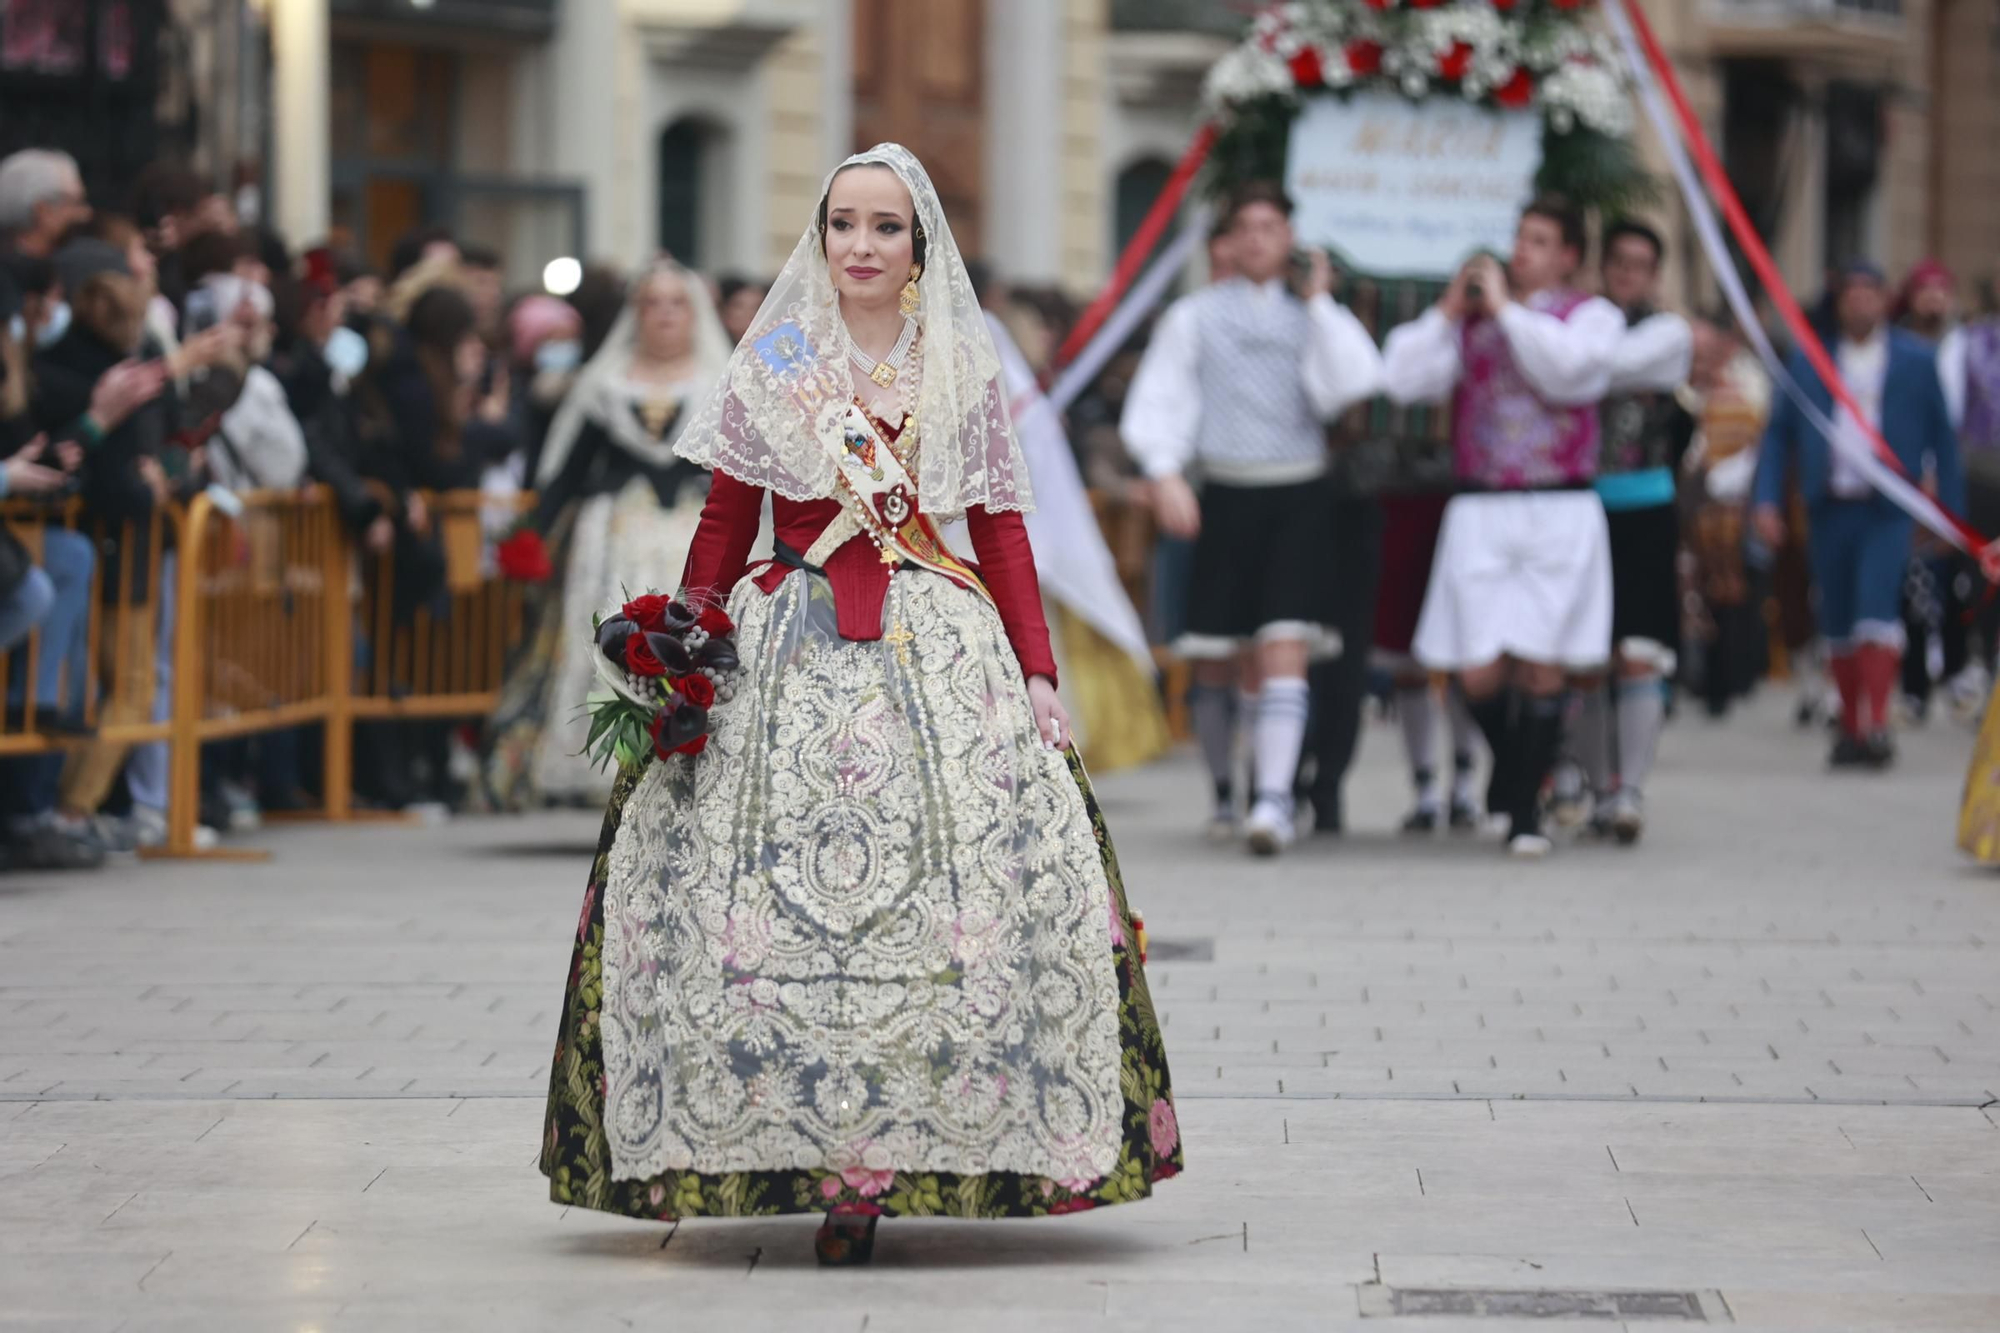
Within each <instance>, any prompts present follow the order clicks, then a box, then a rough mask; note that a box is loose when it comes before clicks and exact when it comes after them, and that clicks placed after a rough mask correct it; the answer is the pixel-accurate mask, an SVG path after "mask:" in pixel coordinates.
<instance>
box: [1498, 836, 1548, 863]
mask: <svg viewBox="0 0 2000 1333" xmlns="http://www.w3.org/2000/svg"><path fill="white" fill-rule="evenodd" d="M1554 850H1555V844H1554V843H1552V842H1550V841H1549V839H1548V835H1546V834H1542V833H1516V834H1515V835H1514V836H1512V837H1511V838H1509V839H1507V855H1509V856H1511V857H1514V858H1516V859H1518V860H1522V861H1539V860H1541V859H1542V858H1543V857H1545V856H1547V855H1548V854H1549V853H1550V852H1552V851H1554Z"/></svg>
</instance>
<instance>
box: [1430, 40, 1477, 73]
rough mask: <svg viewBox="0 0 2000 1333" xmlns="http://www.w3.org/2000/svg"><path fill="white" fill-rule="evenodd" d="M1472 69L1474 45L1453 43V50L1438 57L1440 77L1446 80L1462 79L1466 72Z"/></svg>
mask: <svg viewBox="0 0 2000 1333" xmlns="http://www.w3.org/2000/svg"><path fill="white" fill-rule="evenodd" d="M1471 68H1472V44H1471V43H1470V42H1453V43H1452V44H1451V50H1449V51H1447V52H1445V53H1444V54H1443V55H1441V56H1439V57H1438V75H1439V77H1440V78H1446V79H1462V78H1464V77H1465V71H1466V70H1468V69H1471Z"/></svg>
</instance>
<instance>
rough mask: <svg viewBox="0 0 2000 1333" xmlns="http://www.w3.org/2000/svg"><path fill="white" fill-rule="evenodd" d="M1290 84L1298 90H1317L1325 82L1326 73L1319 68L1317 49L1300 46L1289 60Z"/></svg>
mask: <svg viewBox="0 0 2000 1333" xmlns="http://www.w3.org/2000/svg"><path fill="white" fill-rule="evenodd" d="M1291 67H1292V82H1293V83H1294V84H1295V85H1297V86H1298V87H1300V88H1318V87H1320V86H1322V85H1323V84H1325V82H1326V71H1325V70H1323V69H1322V68H1320V62H1319V48H1318V47H1317V46H1302V47H1300V48H1299V50H1298V54H1297V55H1295V56H1293V57H1292V59H1291Z"/></svg>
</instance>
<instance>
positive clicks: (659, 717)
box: [651, 708, 708, 759]
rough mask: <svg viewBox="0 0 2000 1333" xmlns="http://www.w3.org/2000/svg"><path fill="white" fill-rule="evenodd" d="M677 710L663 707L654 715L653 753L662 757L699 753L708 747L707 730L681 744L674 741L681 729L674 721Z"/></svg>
mask: <svg viewBox="0 0 2000 1333" xmlns="http://www.w3.org/2000/svg"><path fill="white" fill-rule="evenodd" d="M675 711H676V710H674V709H672V708H663V709H661V710H660V711H659V713H658V714H656V715H655V716H654V718H653V726H652V729H651V730H652V736H653V753H654V754H656V755H658V756H659V757H660V758H662V759H666V758H670V757H671V756H673V755H677V754H684V755H689V756H693V755H698V754H700V753H701V752H702V751H703V750H706V749H707V748H708V733H707V732H705V731H704V732H702V734H701V735H699V736H696V737H694V738H693V739H692V740H684V741H681V742H680V743H679V744H675V743H674V742H675V740H676V738H677V734H678V731H679V728H678V726H677V725H676V723H675V721H674V713H675Z"/></svg>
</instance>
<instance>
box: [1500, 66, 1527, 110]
mask: <svg viewBox="0 0 2000 1333" xmlns="http://www.w3.org/2000/svg"><path fill="white" fill-rule="evenodd" d="M1493 100H1494V101H1496V102H1498V103H1499V104H1500V105H1501V106H1504V107H1512V108H1515V109H1517V110H1518V109H1519V108H1521V107H1524V106H1526V105H1528V103H1530V102H1532V101H1534V100H1535V79H1534V76H1533V75H1531V74H1529V73H1528V71H1527V70H1526V69H1516V70H1515V71H1514V75H1513V77H1512V78H1510V79H1508V80H1507V82H1505V83H1503V84H1501V85H1500V86H1499V87H1498V88H1495V89H1494V90H1493Z"/></svg>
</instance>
